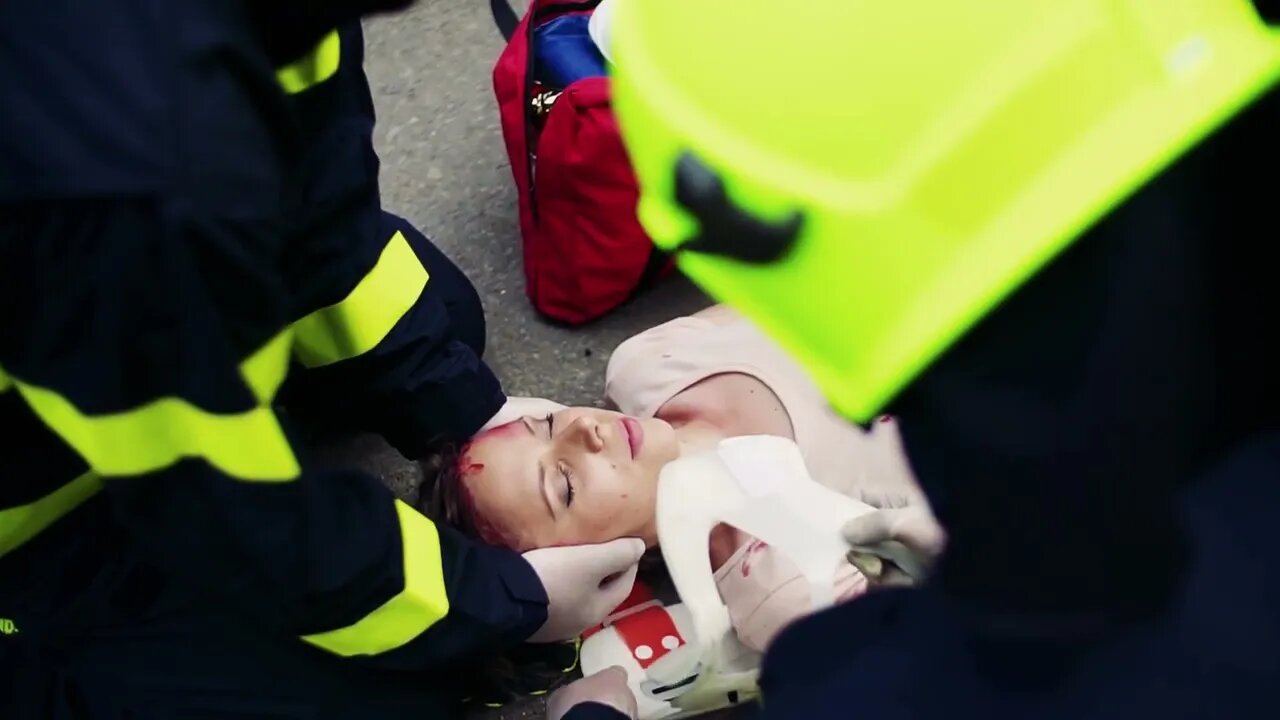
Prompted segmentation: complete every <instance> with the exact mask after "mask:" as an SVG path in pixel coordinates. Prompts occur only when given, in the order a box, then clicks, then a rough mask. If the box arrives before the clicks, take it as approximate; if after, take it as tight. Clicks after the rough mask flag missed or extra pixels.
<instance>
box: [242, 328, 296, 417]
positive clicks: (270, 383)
mask: <svg viewBox="0 0 1280 720" xmlns="http://www.w3.org/2000/svg"><path fill="white" fill-rule="evenodd" d="M292 343H293V329H292V328H288V329H285V330H284V331H283V332H281V333H279V334H277V335H276V336H275V337H273V338H271V339H270V340H268V341H267V344H266V345H263V346H262V347H261V348H259V349H258V351H257V352H255V353H253V354H252V355H250V356H249V358H248V359H247V360H245V361H244V362H242V363H240V375H241V376H242V377H243V378H244V381H245V383H246V384H247V385H248V386H249V389H251V390H252V391H253V396H254V397H256V398H257V399H258V402H260V403H263V404H264V405H265V404H267V403H270V402H271V399H272V398H274V397H275V396H276V391H277V390H279V389H280V385H281V384H283V383H284V378H285V375H287V374H288V372H289V348H290V347H291V345H292Z"/></svg>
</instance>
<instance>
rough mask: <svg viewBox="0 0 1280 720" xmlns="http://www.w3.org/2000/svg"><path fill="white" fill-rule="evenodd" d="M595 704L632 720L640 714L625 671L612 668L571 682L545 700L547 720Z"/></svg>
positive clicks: (552, 719) (558, 719)
mask: <svg viewBox="0 0 1280 720" xmlns="http://www.w3.org/2000/svg"><path fill="white" fill-rule="evenodd" d="M588 702H597V703H600V704H601V705H608V706H609V707H611V708H613V709H614V710H617V711H618V712H620V713H622V714H623V715H626V716H627V717H629V718H631V720H636V717H637V716H638V715H639V714H640V711H639V709H638V708H637V707H636V696H635V695H634V694H632V692H631V688H630V687H629V686H628V685H627V671H626V670H623V669H622V668H620V667H618V666H617V665H614V666H613V667H609V668H605V669H604V670H601V671H600V672H598V673H596V674H594V675H588V676H586V677H584V678H582V679H581V680H574V681H573V682H571V683H569V684H568V685H565V686H564V687H562V688H560V689H559V690H557V691H555V692H554V693H552V694H551V697H550V698H548V699H547V720H560V718H562V717H564V716H565V715H566V714H567V713H568V712H569V711H570V710H572V709H573V706H574V705H580V704H582V703H588Z"/></svg>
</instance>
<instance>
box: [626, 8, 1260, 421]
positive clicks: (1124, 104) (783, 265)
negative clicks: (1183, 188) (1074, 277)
mask: <svg viewBox="0 0 1280 720" xmlns="http://www.w3.org/2000/svg"><path fill="white" fill-rule="evenodd" d="M615 2H616V4H617V7H616V8H615V10H614V18H613V28H612V32H611V34H612V42H613V47H612V50H613V53H612V54H613V56H614V59H615V61H616V63H617V64H616V67H615V68H614V82H615V85H614V90H615V107H616V110H617V113H618V117H619V122H620V123H621V126H622V131H623V137H624V140H625V141H626V144H627V147H628V148H629V151H630V153H631V157H632V160H633V162H634V163H635V167H636V170H637V173H638V175H639V178H640V184H641V200H640V208H639V213H640V218H641V220H642V222H643V223H644V225H645V227H646V228H647V229H648V231H649V233H650V234H651V235H652V236H653V238H654V241H655V242H656V243H657V244H658V245H659V246H660V247H662V248H664V249H670V250H674V249H677V248H679V249H681V252H680V254H679V264H680V267H681V269H682V270H683V271H684V272H685V273H686V274H688V275H689V276H690V277H692V278H693V279H694V280H695V281H696V282H698V283H699V284H700V285H702V286H703V287H704V288H706V289H707V290H708V291H709V292H711V293H712V294H713V295H715V296H717V297H718V298H720V299H722V300H725V301H727V302H729V303H731V304H733V305H734V306H736V307H738V308H740V309H741V310H742V311H744V312H745V313H746V314H748V315H749V316H750V317H752V318H753V319H754V320H756V321H757V322H758V323H759V324H760V325H762V326H763V327H764V329H765V330H766V331H768V332H769V333H770V334H771V335H773V336H774V337H775V338H777V339H778V340H779V341H781V342H782V344H783V345H784V346H786V347H787V348H788V349H789V350H791V351H792V352H793V353H794V354H795V355H796V356H797V357H798V358H799V359H800V360H801V361H802V362H803V363H804V364H805V365H806V366H807V367H808V368H809V369H810V370H811V372H812V373H813V374H814V375H815V377H816V378H817V380H818V382H819V384H820V385H821V386H822V388H823V390H824V391H825V392H826V394H827V396H828V398H829V399H830V401H831V402H832V404H833V405H834V406H835V407H836V408H837V409H839V410H840V411H842V412H843V413H844V414H846V415H847V416H848V417H851V418H854V419H857V420H866V419H867V418H869V417H870V416H871V415H872V414H873V413H875V412H876V411H877V410H878V409H879V408H880V407H881V406H882V405H883V404H884V403H886V402H887V401H888V400H889V399H891V398H892V396H893V395H894V394H895V393H897V392H898V391H899V390H901V389H902V388H903V387H904V386H905V385H906V384H908V383H909V382H910V381H911V379H912V378H913V377H914V376H915V375H916V374H917V373H919V372H920V371H921V370H922V369H923V368H924V367H925V366H926V365H927V364H928V363H929V362H931V361H932V360H933V359H935V358H936V357H937V356H938V355H939V354H940V353H941V352H943V351H944V350H945V349H946V348H947V347H948V346H949V345H950V344H951V343H952V342H954V341H955V340H956V339H957V338H958V337H959V336H961V335H962V334H964V333H965V332H966V331H967V330H968V328H970V326H972V325H973V324H974V323H975V322H976V321H977V320H978V319H980V318H981V317H982V316H983V315H985V314H986V313H987V312H988V311H990V310H991V309H992V307H993V306H994V305H995V304H996V303H998V302H999V301H1000V300H1001V299H1002V298H1004V297H1005V296H1007V295H1008V294H1009V293H1011V292H1012V291H1013V290H1014V289H1015V288H1016V287H1018V285H1019V284H1021V283H1022V282H1023V281H1025V280H1026V279H1027V278H1029V277H1030V276H1031V275H1033V274H1034V273H1035V272H1036V271H1037V270H1038V269H1039V268H1040V267H1041V266H1043V265H1044V264H1045V263H1046V262H1047V261H1049V260H1050V259H1051V258H1053V257H1054V255H1055V254H1057V253H1058V252H1060V251H1061V250H1062V249H1063V248H1064V247H1066V246H1067V245H1068V244H1069V243H1070V242H1071V241H1072V239H1073V238H1075V237H1076V236H1078V235H1079V234H1080V233H1081V232H1083V231H1084V230H1086V229H1087V228H1088V226H1090V225H1091V224H1092V223H1094V222H1095V221H1097V220H1098V219H1099V218H1100V217H1101V216H1103V215H1104V214H1106V213H1107V212H1108V211H1109V210H1110V209H1111V208H1113V207H1115V206H1116V205H1117V204H1118V203H1120V202H1122V201H1123V199H1124V198H1125V197H1126V196H1127V195H1128V194H1130V193H1131V192H1133V191H1134V190H1135V189H1136V188H1138V187H1139V186H1141V185H1142V184H1143V183H1145V182H1146V181H1147V180H1149V179H1150V178H1151V177H1152V176H1153V175H1155V174H1157V173H1159V172H1160V171H1161V169H1162V168H1163V167H1165V166H1167V165H1168V164H1169V163H1171V162H1172V161H1173V160H1174V159H1176V158H1177V157H1178V156H1179V155H1180V154H1182V153H1183V152H1185V151H1186V150H1187V149H1188V148H1189V147H1191V146H1193V145H1194V144H1195V143H1197V142H1198V141H1199V140H1201V139H1202V138H1204V137H1205V136H1206V135H1207V134H1209V133H1210V132H1212V131H1213V130H1214V128H1215V127H1217V126H1219V125H1221V124H1222V123H1223V122H1224V121H1225V120H1227V119H1228V118H1230V117H1231V116H1232V115H1234V114H1235V113H1237V112H1238V111H1239V110H1241V109H1242V108H1243V107H1244V106H1246V105H1248V104H1249V103H1250V102H1251V101H1252V100H1254V99H1255V98H1256V97H1258V96H1259V95H1260V94H1262V93H1263V92H1265V91H1267V90H1268V89H1269V88H1270V87H1271V86H1272V84H1273V83H1274V82H1275V81H1276V79H1277V76H1278V74H1280V33H1278V32H1277V30H1276V29H1275V28H1273V27H1270V26H1268V24H1267V22H1266V21H1265V20H1264V19H1263V18H1262V17H1261V16H1260V13H1259V11H1258V10H1257V9H1256V8H1255V5H1254V4H1253V3H1251V2H1249V0H977V1H976V2H967V3H966V2H955V0H913V1H911V2H904V1H886V0H803V1H798V2H777V0H768V1H766V0H615Z"/></svg>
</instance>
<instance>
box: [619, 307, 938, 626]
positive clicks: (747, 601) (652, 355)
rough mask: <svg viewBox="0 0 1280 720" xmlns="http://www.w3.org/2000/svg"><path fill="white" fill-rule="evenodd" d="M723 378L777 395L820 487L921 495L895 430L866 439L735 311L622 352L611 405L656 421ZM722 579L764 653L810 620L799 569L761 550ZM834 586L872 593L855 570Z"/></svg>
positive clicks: (735, 558)
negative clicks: (801, 620)
mask: <svg viewBox="0 0 1280 720" xmlns="http://www.w3.org/2000/svg"><path fill="white" fill-rule="evenodd" d="M721 373H743V374H746V375H750V376H752V377H754V378H756V379H757V380H759V381H760V382H762V383H764V384H765V385H766V386H768V387H769V389H771V390H772V391H773V392H774V394H775V395H777V397H778V399H779V400H780V401H781V402H782V405H783V407H784V408H785V409H786V411H787V414H788V415H789V416H790V419H791V427H792V430H793V431H794V434H795V442H796V445H797V446H799V448H800V453H801V455H802V456H803V457H804V460H805V465H806V466H807V467H808V470H809V473H810V475H812V476H813V478H814V479H815V480H817V481H818V482H820V483H822V484H823V485H826V486H827V487H830V488H832V489H835V490H840V491H842V492H846V493H848V492H850V489H849V488H850V486H851V485H852V484H853V483H854V482H855V481H856V480H857V479H858V477H859V474H860V473H865V474H866V476H865V477H866V478H869V479H872V480H873V482H872V483H871V484H872V485H874V486H875V487H877V488H881V489H884V490H885V491H886V492H901V493H910V494H915V493H918V492H919V489H918V486H917V484H916V483H915V480H914V479H913V477H912V475H911V471H910V469H909V467H908V465H907V463H906V459H905V455H904V453H903V451H902V446H901V440H900V438H899V435H898V431H897V423H895V422H892V421H886V422H876V423H873V425H872V427H871V429H870V430H869V431H867V430H863V429H862V428H860V427H858V426H856V425H852V424H850V423H849V422H848V421H846V420H844V419H843V418H842V417H840V416H839V415H837V414H836V413H835V412H834V411H833V410H831V409H830V407H829V406H828V404H827V402H826V400H825V398H824V397H823V395H822V393H821V392H820V391H819V390H818V388H817V386H816V385H815V384H814V383H813V382H812V381H811V380H810V379H809V378H808V376H807V375H806V374H805V372H804V371H803V369H801V367H800V366H799V365H798V364H797V363H796V362H795V361H794V360H792V359H791V357H790V356H789V355H787V354H786V353H785V352H784V351H783V350H782V349H781V348H779V347H778V346H777V345H776V344H775V343H773V342H772V341H771V340H769V339H768V338H767V337H766V336H765V335H764V334H763V333H761V332H760V330H759V329H757V328H756V327H755V325H753V324H752V323H751V322H750V321H748V320H746V319H745V318H743V317H741V316H739V315H737V314H736V313H734V312H733V311H732V310H729V309H727V308H716V309H714V310H712V311H711V313H709V316H706V317H702V316H700V317H682V318H677V319H675V320H672V321H670V322H668V323H665V324H663V325H659V326H658V327H655V328H653V329H651V330H646V331H645V332H643V333H640V334H639V335H636V336H635V337H633V338H631V339H629V340H627V341H626V342H624V343H622V344H621V345H619V346H618V348H617V349H616V350H614V352H613V355H612V356H611V357H610V358H609V367H608V370H607V371H606V374H605V396H606V398H607V399H608V400H609V401H610V402H612V403H613V404H614V405H615V406H616V407H617V408H618V409H619V410H620V411H621V412H623V413H626V414H628V415H631V416H633V417H653V416H654V414H656V413H657V412H658V410H659V408H661V407H662V406H663V405H664V404H665V403H666V402H667V401H668V400H670V399H671V398H673V397H675V396H676V395H677V394H679V393H680V392H681V391H682V390H684V389H685V388H688V387H690V386H691V385H693V384H695V383H697V382H698V381H700V380H703V379H705V378H708V377H711V376H712V375H718V374H721ZM865 482H866V481H864V484H865ZM715 576H716V585H717V586H718V587H719V589H720V594H721V596H722V597H723V598H724V600H725V604H726V605H727V606H728V607H729V613H730V616H731V617H732V619H733V623H734V627H735V629H737V631H738V635H739V637H740V638H741V639H742V641H743V642H744V643H746V644H747V645H748V646H750V647H753V648H755V649H757V650H763V649H764V647H765V645H767V644H768V642H769V640H771V639H772V638H773V636H774V635H775V634H776V633H777V632H778V631H779V630H780V629H781V628H782V627H784V626H785V625H786V624H787V623H789V622H790V621H792V620H794V619H796V618H798V617H801V616H803V615H804V614H807V612H808V611H809V607H810V605H809V600H808V590H807V586H806V584H805V581H804V579H803V577H802V576H801V574H800V572H799V570H798V569H797V568H796V567H795V565H794V564H793V563H791V562H790V561H789V560H787V558H785V557H782V556H781V555H780V554H779V553H774V552H772V549H771V548H769V547H768V546H765V545H763V544H762V543H760V542H759V541H755V542H750V543H747V544H744V545H743V546H742V547H740V548H738V550H737V551H736V552H735V553H734V554H733V555H732V556H731V557H730V558H729V560H728V561H727V562H725V563H724V564H723V565H722V566H721V567H720V568H718V569H717V570H716V573H715ZM833 583H834V585H835V589H836V592H837V596H838V597H841V598H842V599H848V598H850V597H853V596H855V595H857V594H860V593H861V592H863V591H864V590H865V588H866V582H865V579H863V578H862V577H861V575H860V574H858V572H857V571H856V570H854V569H853V568H852V567H849V568H847V569H844V570H842V571H841V572H840V573H839V574H838V575H837V576H836V577H834V578H833Z"/></svg>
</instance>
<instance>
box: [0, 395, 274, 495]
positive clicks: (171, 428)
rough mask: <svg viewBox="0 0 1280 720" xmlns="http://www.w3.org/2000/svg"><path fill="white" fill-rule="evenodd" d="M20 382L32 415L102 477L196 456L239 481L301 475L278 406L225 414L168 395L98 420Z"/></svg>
mask: <svg viewBox="0 0 1280 720" xmlns="http://www.w3.org/2000/svg"><path fill="white" fill-rule="evenodd" d="M16 384H17V387H18V392H19V393H20V394H21V395H22V397H23V399H25V400H26V401H27V404H28V405H30V406H31V410H32V411H33V412H34V413H35V414H36V415H37V416H38V417H39V418H40V419H41V420H42V421H44V423H45V424H46V425H48V426H49V427H50V428H52V429H53V431H54V432H56V433H57V434H58V436H59V437H61V438H62V439H63V441H65V442H66V443H67V444H68V445H70V446H71V447H72V448H73V449H74V450H75V451H76V452H77V453H79V454H80V457H82V458H84V460H85V462H87V463H88V464H89V467H91V468H93V469H94V471H96V472H97V473H99V474H101V475H105V476H114V475H141V474H143V473H148V472H152V471H154V470H160V469H163V468H166V467H169V466H170V465H173V464H174V463H176V462H178V461H179V460H181V459H183V458H196V457H198V458H203V459H204V460H205V461H207V462H208V463H209V464H210V465H213V466H214V467H216V468H218V469H219V470H221V471H222V472H224V473H226V474H227V475H231V476H232V477H235V478H237V479H239V480H254V481H268V482H270V481H282V480H292V479H293V478H294V477H296V476H297V475H298V462H297V460H296V459H295V458H294V456H293V450H292V448H290V447H289V441H288V439H287V438H286V437H285V435H284V431H283V430H282V429H281V427H280V422H279V420H278V419H277V418H276V416H275V412H274V411H273V410H272V409H271V408H270V407H257V408H254V409H253V410H249V411H248V412H242V413H235V414H229V415H217V414H214V413H210V412H206V411H204V410H202V409H200V408H198V407H196V406H194V405H192V404H191V403H189V402H187V401H186V400H182V399H180V398H174V397H165V398H160V399H159V400H153V401H152V402H149V403H147V404H146V405H142V406H141V407H137V408H134V409H132V410H126V411H124V412H119V413H112V414H110V415H92V416H91V415H85V414H84V413H82V412H80V410H78V409H77V408H76V407H75V406H74V405H72V404H71V402H70V401H68V400H67V399H66V398H64V397H62V396H61V395H59V394H58V393H56V392H54V391H53V390H49V389H47V388H41V387H36V386H34V385H28V384H26V383H24V382H22V381H20V380H19V381H17V382H16Z"/></svg>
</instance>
